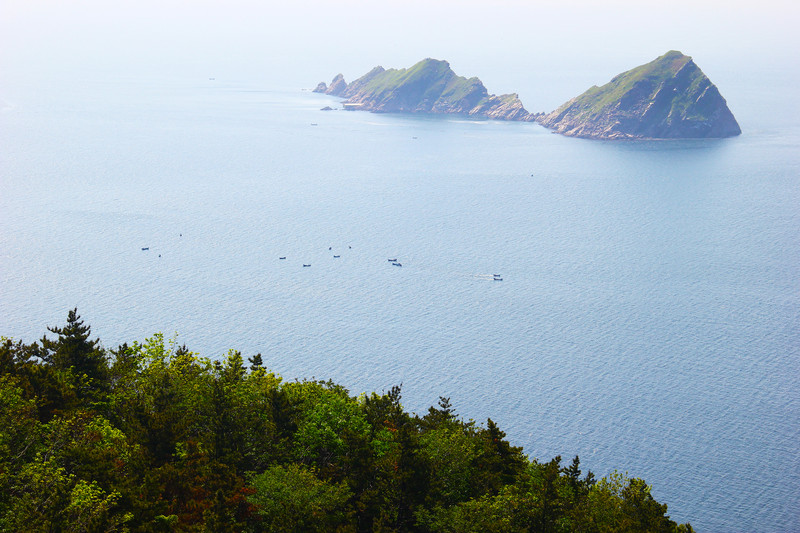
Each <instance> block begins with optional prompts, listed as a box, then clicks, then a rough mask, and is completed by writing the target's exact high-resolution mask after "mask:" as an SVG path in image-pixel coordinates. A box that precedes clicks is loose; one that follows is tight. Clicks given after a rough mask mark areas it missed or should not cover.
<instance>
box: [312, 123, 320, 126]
mask: <svg viewBox="0 0 800 533" xmlns="http://www.w3.org/2000/svg"><path fill="white" fill-rule="evenodd" d="M311 125H312V126H319V124H317V123H316V122H312V123H311Z"/></svg>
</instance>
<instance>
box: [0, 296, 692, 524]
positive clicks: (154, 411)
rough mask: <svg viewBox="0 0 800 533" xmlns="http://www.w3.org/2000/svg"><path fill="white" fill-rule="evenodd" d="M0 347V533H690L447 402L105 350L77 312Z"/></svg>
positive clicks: (643, 493) (622, 479)
mask: <svg viewBox="0 0 800 533" xmlns="http://www.w3.org/2000/svg"><path fill="white" fill-rule="evenodd" d="M48 330H49V331H50V333H51V334H52V335H51V337H48V336H47V335H45V336H44V337H43V338H42V339H41V340H39V341H38V342H34V343H32V344H25V343H23V342H22V341H14V340H12V339H8V338H2V343H0V406H2V409H0V531H43V532H44V531H47V532H50V531H55V532H94V531H142V532H158V531H198V532H200V531H209V532H228V531H230V532H233V531H236V532H239V531H248V532H260V531H276V532H292V531H340V532H357V531H358V532H362V531H363V532H368V531H398V532H399V531H419V532H438V531H442V532H469V531H475V532H478V531H481V532H484V531H490V532H491V531H496V532H507V531H508V532H523V531H532V532H534V531H535V532H571V531H578V532H605V531H614V532H691V531H692V528H691V526H690V525H689V524H677V523H675V522H674V521H672V520H670V518H669V516H668V515H667V514H666V513H667V506H666V505H665V504H661V503H659V502H657V501H656V500H655V499H654V498H653V496H652V494H651V491H650V487H649V486H648V485H647V484H646V483H645V482H644V481H643V480H641V479H638V478H629V477H628V476H627V475H622V474H620V473H617V472H613V473H611V474H610V475H608V476H606V477H603V478H601V479H599V480H598V479H596V478H595V476H594V474H592V472H586V473H585V474H584V472H583V471H582V470H581V464H580V460H579V458H578V457H575V458H574V459H572V460H571V461H567V462H564V461H562V459H561V457H558V456H557V457H555V458H553V459H552V460H550V461H547V462H540V461H538V460H537V459H529V458H528V457H527V456H526V455H525V454H524V453H523V450H522V448H520V447H517V446H513V445H511V444H510V443H509V442H508V440H506V438H505V433H504V432H503V431H502V430H501V429H500V428H499V427H498V426H497V425H496V424H495V423H494V422H493V421H492V420H491V419H488V420H487V421H486V423H485V424H477V423H475V422H474V421H471V420H470V421H464V420H462V419H461V418H460V417H459V416H458V415H457V414H456V413H455V411H454V408H453V406H452V405H451V404H450V401H449V399H448V398H440V400H439V403H438V405H436V406H432V407H430V409H429V410H428V412H427V413H425V414H424V415H423V416H420V415H417V414H411V413H407V412H406V411H405V410H404V409H403V407H402V405H401V403H400V400H401V389H400V387H399V386H396V387H393V388H392V389H390V390H389V391H384V392H382V393H380V394H378V393H375V392H372V393H370V394H362V395H359V396H352V395H351V394H350V393H349V391H348V390H347V389H345V388H344V387H342V386H341V385H338V384H336V383H333V382H331V381H319V380H303V381H284V380H283V379H282V378H281V377H280V376H279V375H277V374H276V373H274V372H273V371H272V370H270V369H268V368H266V367H265V365H264V361H263V357H262V356H261V354H256V355H253V356H251V357H248V358H247V360H246V361H245V359H244V357H243V356H242V354H241V353H240V352H238V351H230V352H229V353H228V354H227V355H226V356H225V357H223V358H221V359H219V360H212V359H208V358H204V357H200V356H199V355H198V354H195V353H192V352H191V351H189V350H188V349H187V348H186V346H178V344H177V343H176V342H175V341H169V340H165V339H164V337H163V335H161V334H155V335H153V336H152V337H151V338H149V339H147V340H145V341H144V342H133V343H132V344H130V345H128V344H123V345H121V346H119V347H117V348H116V349H105V348H103V346H102V344H101V343H100V341H99V339H94V340H93V339H92V338H91V328H90V327H89V326H88V325H86V324H84V322H83V321H82V320H81V318H80V316H79V315H78V313H77V309H74V310H72V311H70V312H69V313H68V317H67V323H66V325H64V326H62V327H51V328H48Z"/></svg>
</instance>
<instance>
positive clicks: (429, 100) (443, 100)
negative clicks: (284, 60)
mask: <svg viewBox="0 0 800 533" xmlns="http://www.w3.org/2000/svg"><path fill="white" fill-rule="evenodd" d="M337 80H339V81H340V82H341V83H344V80H342V79H340V77H339V76H337V77H336V78H334V81H333V82H331V85H330V87H324V89H322V90H317V89H320V87H323V86H324V85H325V84H324V83H321V84H320V85H319V86H318V88H317V89H315V91H317V92H325V93H327V94H338V95H339V96H342V97H343V98H346V99H347V100H346V101H345V102H343V105H344V106H345V108H346V109H363V110H366V111H373V112H381V113H389V112H394V113H430V114H450V113H457V114H465V115H471V116H476V117H486V118H492V119H496V120H531V119H532V118H530V114H529V113H528V112H527V111H526V110H525V108H524V107H523V106H522V102H520V100H519V97H518V96H517V95H516V94H506V95H501V96H495V95H490V94H489V93H488V91H487V90H486V87H484V86H483V83H482V82H481V80H479V79H478V78H464V77H462V76H458V75H457V74H456V73H455V72H453V70H452V69H451V68H450V64H449V63H448V62H447V61H439V60H436V59H430V58H429V59H424V60H422V61H420V62H419V63H417V64H416V65H414V66H412V67H411V68H408V69H389V70H385V69H384V68H383V67H375V68H374V69H372V70H371V71H369V72H368V73H367V74H365V75H364V76H362V77H361V78H358V79H357V80H355V81H353V82H352V83H350V84H348V85H346V87H345V88H344V89H343V90H341V91H340V92H337V93H334V92H332V91H331V89H332V88H333V87H334V84H335V83H337ZM337 91H338V89H337Z"/></svg>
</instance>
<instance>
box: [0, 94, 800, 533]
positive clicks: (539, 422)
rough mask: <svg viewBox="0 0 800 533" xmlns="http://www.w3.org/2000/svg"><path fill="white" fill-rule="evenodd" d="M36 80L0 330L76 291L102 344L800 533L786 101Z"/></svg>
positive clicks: (797, 319)
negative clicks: (496, 103) (632, 120)
mask: <svg viewBox="0 0 800 533" xmlns="http://www.w3.org/2000/svg"><path fill="white" fill-rule="evenodd" d="M42 91H43V94H41V95H40V94H36V93H26V94H23V95H17V96H16V97H13V96H6V97H5V98H4V100H3V101H2V102H1V104H2V109H1V110H0V135H1V136H2V149H1V150H0V169H2V178H0V179H1V181H0V184H1V185H0V187H1V188H0V193H1V194H0V334H2V335H6V336H11V337H14V338H18V339H23V340H26V341H33V340H35V339H38V338H39V337H41V335H42V334H44V333H45V332H46V330H45V326H48V325H51V326H52V325H60V324H62V323H63V322H64V320H65V318H66V313H67V310H68V309H71V308H72V307H75V306H77V307H78V310H79V313H80V314H81V315H82V316H83V317H84V318H85V319H86V321H87V322H88V323H89V324H91V325H92V326H93V332H94V333H95V334H96V335H98V336H100V338H101V339H102V340H103V342H104V343H105V345H106V346H107V347H114V346H116V344H118V343H121V342H126V341H127V342H130V341H133V340H143V339H144V338H146V337H148V336H150V335H152V334H153V333H155V332H159V331H160V332H164V333H165V334H166V335H167V336H170V335H172V334H174V333H175V332H177V333H178V335H179V336H178V342H180V343H185V344H186V345H187V346H188V347H189V348H190V349H192V350H194V351H197V352H199V353H200V354H201V355H204V356H208V357H219V356H221V355H223V354H225V353H226V352H227V350H228V349H231V348H235V349H239V350H241V351H242V352H243V353H244V354H245V355H246V356H249V355H252V354H255V353H256V352H260V353H262V354H263V355H264V360H265V361H266V363H267V365H268V366H270V367H271V368H273V369H274V370H275V371H277V372H278V373H280V374H281V375H283V376H284V377H285V378H286V379H294V378H310V377H317V378H324V379H327V378H332V379H333V380H335V381H337V382H339V383H341V384H342V385H344V386H346V387H347V388H349V389H350V390H351V392H353V393H354V394H356V393H359V392H362V391H373V390H375V391H381V390H386V389H388V388H389V387H391V386H393V385H395V384H400V383H402V384H403V402H404V405H405V406H406V408H407V409H409V410H412V411H416V412H420V413H422V412H424V411H426V410H427V407H428V406H430V405H432V404H435V403H436V401H437V399H438V397H439V396H449V397H450V398H451V402H452V403H453V405H454V406H455V408H456V410H457V412H458V413H459V414H460V415H461V416H462V417H464V418H473V419H475V420H477V421H479V422H485V420H486V418H487V417H491V418H492V419H493V420H495V421H496V422H497V423H498V424H499V425H500V427H501V428H502V429H504V430H505V431H506V432H507V433H508V436H509V438H510V439H511V441H512V442H513V443H515V444H518V445H522V446H524V448H525V451H526V452H527V453H528V454H529V455H530V456H531V457H538V458H540V459H543V460H549V459H550V458H552V457H553V456H554V455H556V454H560V455H562V456H563V457H565V458H567V459H568V458H571V457H572V456H574V455H576V454H577V455H580V457H581V461H582V464H583V466H584V468H585V469H591V470H592V471H594V472H595V473H596V474H598V475H604V474H607V473H608V472H610V471H612V470H613V469H621V470H627V471H628V472H629V473H630V475H632V476H637V477H643V478H644V479H646V480H647V481H648V482H649V483H650V484H652V485H653V486H654V489H653V492H654V495H655V497H656V498H657V499H658V500H659V501H662V502H665V503H668V504H669V506H670V516H671V517H672V518H673V519H675V520H678V521H681V522H684V521H690V522H691V523H692V524H693V525H694V526H695V528H696V529H698V530H702V531H728V532H730V531H764V532H783V531H800V514H798V512H797V510H798V509H800V392H798V387H797V377H798V376H799V375H800V327H799V325H800V186H799V184H798V177H800V128H798V126H797V125H792V124H789V123H788V122H787V121H786V120H784V122H781V121H780V120H777V124H778V126H776V125H775V123H767V122H766V119H763V118H762V119H761V120H762V122H758V115H757V114H753V115H752V116H751V117H748V116H747V115H746V114H745V117H746V118H747V119H748V120H749V121H748V122H745V123H742V128H743V130H744V132H745V133H744V134H743V135H742V136H741V137H738V138H734V139H727V140H708V141H669V142H634V143H608V142H596V141H586V140H580V139H570V138H565V137H561V136H557V135H552V134H550V133H549V132H548V131H547V130H545V129H543V128H541V127H539V126H537V125H535V124H525V123H503V122H493V121H474V120H466V119H462V118H457V117H456V118H454V117H448V118H443V117H416V116H401V115H377V114H369V113H360V112H345V111H342V110H336V111H328V112H322V111H320V108H321V107H323V106H325V105H330V106H332V107H339V105H338V100H336V99H335V98H331V97H327V96H324V95H317V94H312V93H310V92H307V91H300V90H284V89H272V88H264V87H259V86H252V85H248V84H246V83H233V82H223V81H220V82H217V81H216V80H214V81H212V80H200V81H195V80H193V81H172V82H168V83H165V82H163V80H161V81H158V82H155V81H146V80H119V81H114V82H109V81H104V82H101V81H91V80H84V81H79V82H76V83H73V84H71V85H69V86H66V87H64V86H59V87H57V88H55V87H51V88H49V89H47V88H45V89H42ZM750 118H752V120H750ZM740 122H741V118H740ZM145 247H146V248H149V249H148V250H146V251H144V250H142V248H145ZM334 255H338V256H340V257H338V258H334V257H333V256H334ZM280 257H286V259H285V260H281V259H279V258H280ZM390 258H392V259H394V258H396V259H397V260H398V261H399V262H400V263H402V265H403V266H402V267H397V266H393V265H391V263H390V262H388V261H387V259H390ZM303 264H310V265H311V266H310V267H303ZM494 274H500V275H501V277H502V278H503V279H502V281H495V280H494V279H493V278H494Z"/></svg>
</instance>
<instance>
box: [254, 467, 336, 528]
mask: <svg viewBox="0 0 800 533" xmlns="http://www.w3.org/2000/svg"><path fill="white" fill-rule="evenodd" d="M250 482H251V484H252V486H253V488H254V489H255V493H254V494H253V495H252V496H250V497H249V501H250V502H251V503H253V504H254V505H256V507H257V509H258V511H257V512H258V514H259V515H261V517H262V518H263V526H264V529H265V530H266V531H272V532H276V533H279V532H286V533H290V532H300V531H303V532H305V531H309V532H313V531H335V530H338V531H347V530H348V529H350V528H348V527H347V526H348V525H349V524H350V515H351V514H352V511H351V510H350V509H349V508H348V506H347V501H348V500H349V499H350V497H351V493H350V490H349V489H348V488H347V485H346V484H344V483H329V482H325V481H322V480H321V479H319V478H317V477H316V476H315V475H314V474H313V472H312V471H309V470H306V469H304V468H303V467H301V466H299V465H296V464H290V465H276V466H273V467H270V468H268V469H267V470H265V471H264V472H263V473H262V474H259V475H256V476H253V477H252V478H251V480H250Z"/></svg>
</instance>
